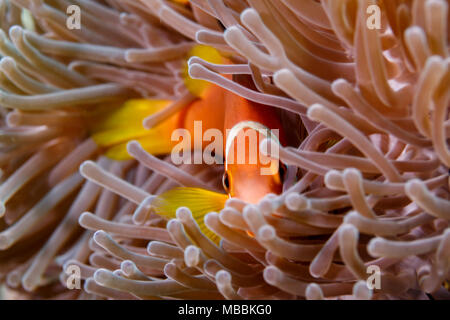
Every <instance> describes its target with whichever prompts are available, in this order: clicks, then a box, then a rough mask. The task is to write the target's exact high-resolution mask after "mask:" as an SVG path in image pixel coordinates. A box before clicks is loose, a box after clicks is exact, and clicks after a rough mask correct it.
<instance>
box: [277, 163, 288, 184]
mask: <svg viewBox="0 0 450 320" xmlns="http://www.w3.org/2000/svg"><path fill="white" fill-rule="evenodd" d="M278 175H279V176H280V181H281V182H283V181H284V180H285V179H286V176H287V166H286V165H285V164H284V163H282V162H280V165H279V166H278Z"/></svg>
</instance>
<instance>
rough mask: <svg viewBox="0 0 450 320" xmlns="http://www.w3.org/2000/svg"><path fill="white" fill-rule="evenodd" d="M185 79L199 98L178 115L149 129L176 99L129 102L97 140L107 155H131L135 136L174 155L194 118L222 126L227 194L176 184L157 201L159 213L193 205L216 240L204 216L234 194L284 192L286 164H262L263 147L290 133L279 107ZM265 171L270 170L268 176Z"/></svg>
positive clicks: (207, 52) (103, 124) (207, 56)
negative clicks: (177, 136)
mask: <svg viewBox="0 0 450 320" xmlns="http://www.w3.org/2000/svg"><path fill="white" fill-rule="evenodd" d="M194 55H195V56H200V57H201V58H202V59H204V60H207V61H209V62H212V63H221V62H223V58H222V57H221V56H220V54H219V53H218V52H217V51H215V49H213V48H210V47H206V46H196V47H194V49H192V52H191V53H190V56H194ZM185 79H186V80H185V84H186V87H187V88H188V90H189V91H190V92H191V93H193V94H195V95H196V96H197V97H198V98H197V99H196V100H194V101H193V102H192V103H191V104H189V105H188V106H186V107H185V108H183V109H182V110H180V111H179V112H177V113H176V114H175V115H173V116H171V117H170V118H168V119H166V120H164V121H163V122H162V123H160V124H158V125H157V126H155V127H153V128H151V129H145V128H144V127H143V125H142V122H143V120H144V119H145V118H146V117H147V116H150V115H152V114H154V113H156V112H158V111H161V110H163V109H164V108H165V107H167V106H168V105H169V104H170V103H171V101H165V100H148V99H137V100H129V101H127V102H126V103H125V104H124V105H123V106H122V107H120V108H119V109H117V110H116V111H114V112H112V113H111V114H110V115H108V116H107V117H106V118H105V119H103V120H102V121H100V122H99V123H98V124H97V125H96V126H95V128H94V130H93V133H92V138H93V140H94V141H95V142H96V143H97V144H98V145H99V146H101V147H103V148H105V149H106V151H105V155H106V156H108V157H110V158H112V159H116V160H126V159H131V156H129V154H128V152H127V149H126V146H127V143H128V142H129V141H131V140H136V141H138V142H139V143H140V144H141V146H142V147H143V148H144V149H145V150H146V151H147V152H149V153H150V154H152V155H155V156H158V155H166V154H170V153H171V151H172V150H173V148H174V147H175V145H176V144H177V141H172V139H171V136H172V132H173V131H174V130H176V129H180V128H183V129H186V130H188V131H189V132H191V133H194V126H195V123H194V122H195V121H201V122H202V128H203V129H204V130H208V129H219V130H220V131H221V132H222V136H223V141H222V142H223V144H222V145H223V150H222V152H223V153H222V155H221V156H222V157H223V160H224V167H225V170H224V174H223V179H222V181H223V187H224V191H225V193H218V192H213V191H209V190H204V189H200V188H190V187H177V188H174V189H172V190H169V191H166V192H164V193H163V194H161V195H159V196H158V197H157V198H156V199H155V200H154V201H153V203H152V208H153V209H154V211H155V212H156V213H158V214H160V215H162V216H165V217H167V218H174V217H175V212H176V210H177V209H178V208H179V207H188V208H189V209H190V210H191V212H192V214H193V217H194V219H195V220H196V221H197V223H198V225H199V226H200V229H201V230H202V232H204V233H205V234H206V235H208V237H209V238H210V239H212V240H217V239H214V235H212V234H211V232H210V231H209V230H207V229H206V227H205V226H204V223H203V218H204V216H205V215H206V214H207V213H209V212H219V211H220V210H222V209H223V208H224V206H225V202H226V200H227V199H229V198H230V197H237V198H239V199H242V200H244V201H246V202H248V203H257V202H258V201H259V200H260V199H261V198H262V197H263V196H265V195H267V194H269V193H273V194H280V193H281V191H282V185H283V178H284V174H285V171H286V167H285V166H284V165H283V164H280V163H278V160H276V163H275V164H276V165H275V166H274V163H273V159H272V160H271V161H270V163H267V161H264V163H263V161H262V159H261V157H260V156H259V155H260V153H259V148H260V143H261V141H262V140H263V139H265V138H271V139H274V140H275V141H276V142H277V143H279V144H280V145H284V144H285V141H286V137H285V133H284V131H283V129H282V123H281V120H280V116H279V114H278V112H279V111H278V110H277V109H276V108H274V107H270V106H266V105H262V104H259V103H255V102H252V101H249V100H247V99H245V98H242V97H241V96H238V95H236V94H234V93H232V92H230V91H228V90H226V89H223V88H221V87H219V86H217V85H215V84H211V83H208V82H206V81H202V80H193V79H190V78H189V76H187V72H186V78H185ZM233 81H236V82H238V83H240V84H241V85H244V86H246V87H248V88H250V89H255V88H254V84H253V81H252V78H251V76H249V75H233ZM274 132H276V134H275V133H274ZM194 136H195V134H192V137H194ZM252 138H253V140H252ZM242 143H243V145H242ZM193 145H195V142H194V144H193ZM206 145H207V142H205V141H203V142H202V148H204V147H205V146H206ZM251 148H253V149H252V150H253V152H254V153H256V155H257V159H256V161H255V159H252V158H251V157H252V153H251V152H250V151H251V150H250V149H251ZM242 151H244V155H243V157H242ZM239 156H240V157H241V158H240V159H239ZM267 159H268V158H267ZM267 159H266V160H267ZM262 170H266V171H265V174H262Z"/></svg>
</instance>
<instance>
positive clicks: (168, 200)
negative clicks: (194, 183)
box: [153, 187, 228, 244]
mask: <svg viewBox="0 0 450 320" xmlns="http://www.w3.org/2000/svg"><path fill="white" fill-rule="evenodd" d="M227 199H228V195H226V194H223V193H217V192H213V191H208V190H205V189H200V188H187V187H179V188H174V189H171V190H169V191H166V192H164V193H163V194H161V195H160V196H159V197H158V198H156V199H155V200H154V201H153V206H154V210H155V212H156V213H157V214H160V215H162V216H164V217H167V218H169V219H172V218H175V217H176V211H177V209H178V208H179V207H187V208H189V210H191V212H192V216H193V217H194V219H195V221H196V222H197V224H198V226H199V228H200V230H201V231H202V233H203V234H204V235H206V236H207V237H208V238H209V239H211V240H212V241H213V242H215V243H216V244H218V243H219V240H220V238H219V237H218V236H217V235H216V234H215V233H213V232H212V231H211V230H209V229H208V228H207V227H206V225H205V222H204V217H205V215H206V214H208V213H210V212H219V211H220V210H222V209H223V208H224V207H225V201H227Z"/></svg>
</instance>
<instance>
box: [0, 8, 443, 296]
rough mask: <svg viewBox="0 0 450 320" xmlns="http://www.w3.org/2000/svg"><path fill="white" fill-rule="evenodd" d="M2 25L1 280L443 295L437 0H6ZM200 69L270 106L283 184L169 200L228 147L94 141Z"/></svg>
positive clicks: (262, 292) (92, 288)
mask: <svg viewBox="0 0 450 320" xmlns="http://www.w3.org/2000/svg"><path fill="white" fill-rule="evenodd" d="M70 5H76V6H78V7H79V8H80V9H81V17H82V18H81V19H82V20H81V23H82V27H81V29H79V30H78V29H73V30H71V29H69V28H68V27H67V26H66V20H67V14H66V10H67V8H68V7H69V6H70ZM369 8H375V13H374V17H375V20H376V18H377V15H376V10H379V16H378V18H379V20H380V21H379V26H375V27H373V26H372V25H370V21H369V20H370V19H372V18H373V16H372V14H371V13H369V10H368V9H369ZM372 22H373V21H372ZM0 27H1V30H0V54H1V55H2V56H3V58H2V60H1V61H0V77H1V78H0V107H1V111H2V116H1V126H2V128H1V134H0V138H1V145H0V148H1V154H0V165H1V169H2V177H1V178H2V183H1V186H0V201H1V203H0V204H1V205H0V217H1V219H0V230H1V231H0V249H1V251H0V281H2V282H3V283H4V284H5V286H6V293H5V295H6V297H9V298H30V299H33V298H34V299H39V298H41V299H42V298H51V299H105V298H107V299H450V293H449V290H448V281H450V228H449V221H450V192H449V188H450V179H449V167H450V150H449V138H450V120H449V101H450V64H449V62H450V59H449V49H448V40H449V35H450V32H449V26H448V1H444V0H384V1H375V0H321V1H318V0H303V1H296V0H190V1H172V0H166V1H163V0H139V1H137V0H97V1H94V0H73V1H70V3H69V1H66V0H0ZM2 30H3V31H2ZM198 45H202V46H207V47H210V48H214V49H215V50H217V52H219V53H220V55H221V56H222V57H223V58H224V59H226V61H227V63H217V62H216V61H209V60H208V59H206V58H204V57H202V56H201V55H198V56H196V55H195V52H196V51H195V50H192V49H193V48H196V46H198ZM230 75H233V76H236V75H249V76H250V77H251V79H252V80H253V81H252V82H253V86H254V88H248V87H246V86H244V85H242V84H241V83H239V82H237V81H234V78H233V77H231V76H230ZM194 79H196V80H203V81H206V82H208V83H212V84H214V86H217V87H219V88H222V89H225V90H227V91H230V92H233V93H234V94H236V95H238V96H240V97H243V98H245V99H247V100H249V101H253V102H256V103H260V104H264V105H267V106H272V107H275V108H277V109H279V111H280V114H281V117H282V118H283V119H284V121H283V125H284V129H285V131H286V132H287V134H288V143H287V144H286V145H285V146H282V147H280V148H279V160H280V161H281V162H282V163H284V164H286V165H288V167H287V172H286V178H285V179H284V182H283V192H282V193H281V194H267V195H266V196H265V197H264V198H263V199H261V200H260V201H259V202H258V203H247V202H246V201H244V200H242V199H239V198H230V199H228V200H227V201H226V203H225V205H224V207H223V208H222V209H221V210H217V212H209V213H208V214H207V215H206V216H205V217H204V221H200V222H198V221H196V219H195V217H194V216H193V213H192V208H189V206H188V205H185V206H179V207H178V208H177V210H176V216H175V217H174V218H172V219H167V218H165V217H163V216H161V215H159V214H158V212H157V211H156V210H155V208H154V200H155V199H158V198H159V196H160V195H161V194H163V193H164V192H165V191H168V190H172V189H174V188H176V187H179V186H186V187H196V188H202V189H205V190H210V191H220V181H221V179H222V173H223V168H222V166H221V165H207V164H192V165H187V164H182V165H175V164H173V163H171V158H170V156H169V155H167V156H155V155H152V154H151V152H149V151H148V150H146V148H145V143H143V141H145V139H157V138H155V137H149V136H145V135H144V136H142V137H141V136H139V138H141V139H136V140H138V141H130V142H129V140H132V139H127V140H126V141H121V143H122V144H120V145H119V147H120V148H122V149H121V150H122V151H123V150H126V151H127V152H128V154H129V155H130V156H131V158H129V159H115V158H114V157H111V154H110V153H108V150H110V149H109V147H110V146H109V145H106V144H103V142H102V143H100V142H99V141H100V140H99V139H98V138H97V137H98V136H97V135H96V133H97V131H96V128H97V129H98V128H99V125H98V123H102V121H104V119H105V117H106V118H108V117H111V115H113V114H114V112H115V110H118V109H120V107H121V106H123V105H124V104H125V105H127V103H128V104H131V105H133V103H136V104H138V103H140V102H139V101H142V99H146V100H147V101H149V100H152V101H168V102H167V104H164V105H163V108H161V109H160V110H159V111H158V112H156V113H154V114H152V115H149V116H148V117H146V118H145V120H144V121H143V123H142V126H143V127H142V128H144V127H145V129H146V130H149V129H150V128H156V127H158V125H159V124H161V123H162V122H163V121H164V120H167V119H169V118H170V117H172V116H174V115H176V114H177V113H178V112H180V110H182V109H184V108H185V107H186V106H187V105H189V104H190V103H192V102H193V101H196V100H197V99H202V97H201V96H200V97H199V96H197V95H196V92H193V90H192V86H191V85H192V81H196V80H194ZM199 83H200V82H195V85H198V84H199ZM201 83H204V82H201ZM133 101H134V102H133ZM210 107H211V108H213V107H214V106H210ZM128 120H130V119H123V121H122V122H123V123H122V124H121V127H120V130H124V129H123V128H126V127H127V126H130V125H131V124H130V123H129V122H127V121H128ZM132 120H133V121H135V120H136V119H132ZM130 121H131V120H130ZM139 121H140V119H139ZM140 129H141V128H140V127H139V130H140ZM131 138H133V135H132V136H131ZM273 143H274V141H273V140H271V139H265V140H263V141H262V142H261V144H260V150H261V152H262V153H264V154H266V155H267V156H271V153H270V152H269V149H271V147H273V145H272V144H273ZM269 147H270V148H269ZM193 152H195V151H193ZM221 172H222V173H221ZM84 178H86V179H84ZM183 200H186V199H179V202H180V203H182V202H183ZM205 228H206V229H207V230H208V232H207V233H206V232H205V231H204V230H205ZM210 232H212V233H213V234H215V235H216V236H218V237H219V238H220V242H219V243H216V242H215V241H213V240H211V237H210V236H209V233H210ZM73 267H76V269H77V270H79V271H80V279H81V280H82V288H81V289H75V290H74V289H70V288H67V284H68V282H69V281H71V279H72V278H71V276H72V274H71V272H70V270H73ZM377 279H378V280H377Z"/></svg>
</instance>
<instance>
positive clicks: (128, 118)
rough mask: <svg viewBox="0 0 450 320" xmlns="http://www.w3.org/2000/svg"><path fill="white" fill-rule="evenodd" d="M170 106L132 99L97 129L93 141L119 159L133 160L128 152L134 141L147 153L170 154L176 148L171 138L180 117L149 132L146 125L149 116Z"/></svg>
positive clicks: (110, 115) (108, 154)
mask: <svg viewBox="0 0 450 320" xmlns="http://www.w3.org/2000/svg"><path fill="white" fill-rule="evenodd" d="M169 103H170V101H168V100H148V99H132V100H128V101H127V102H125V103H124V104H123V106H121V107H120V108H118V109H117V110H115V111H113V112H112V113H110V114H108V116H107V117H105V118H103V119H102V120H100V121H99V123H98V124H95V125H94V126H93V129H92V139H93V140H94V141H95V142H96V143H97V144H98V145H99V146H100V147H103V148H107V150H106V152H105V155H106V156H107V157H109V158H112V159H115V160H127V159H131V156H130V155H129V154H128V152H127V149H126V146H127V143H128V142H129V141H130V140H137V141H139V142H140V143H141V145H142V147H143V148H144V149H145V150H146V151H147V152H149V153H151V154H154V155H161V154H167V153H170V151H171V150H172V147H173V142H172V141H171V139H170V138H171V134H172V131H173V130H174V129H175V128H176V124H177V119H178V115H175V116H173V117H171V118H169V119H168V120H166V121H164V122H163V123H161V124H160V125H158V126H156V127H154V128H152V129H145V128H144V127H143V124H142V122H143V120H144V119H145V118H146V117H148V116H149V115H152V114H154V113H156V112H158V111H160V110H162V109H163V108H165V107H166V106H167V105H168V104H169Z"/></svg>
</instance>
